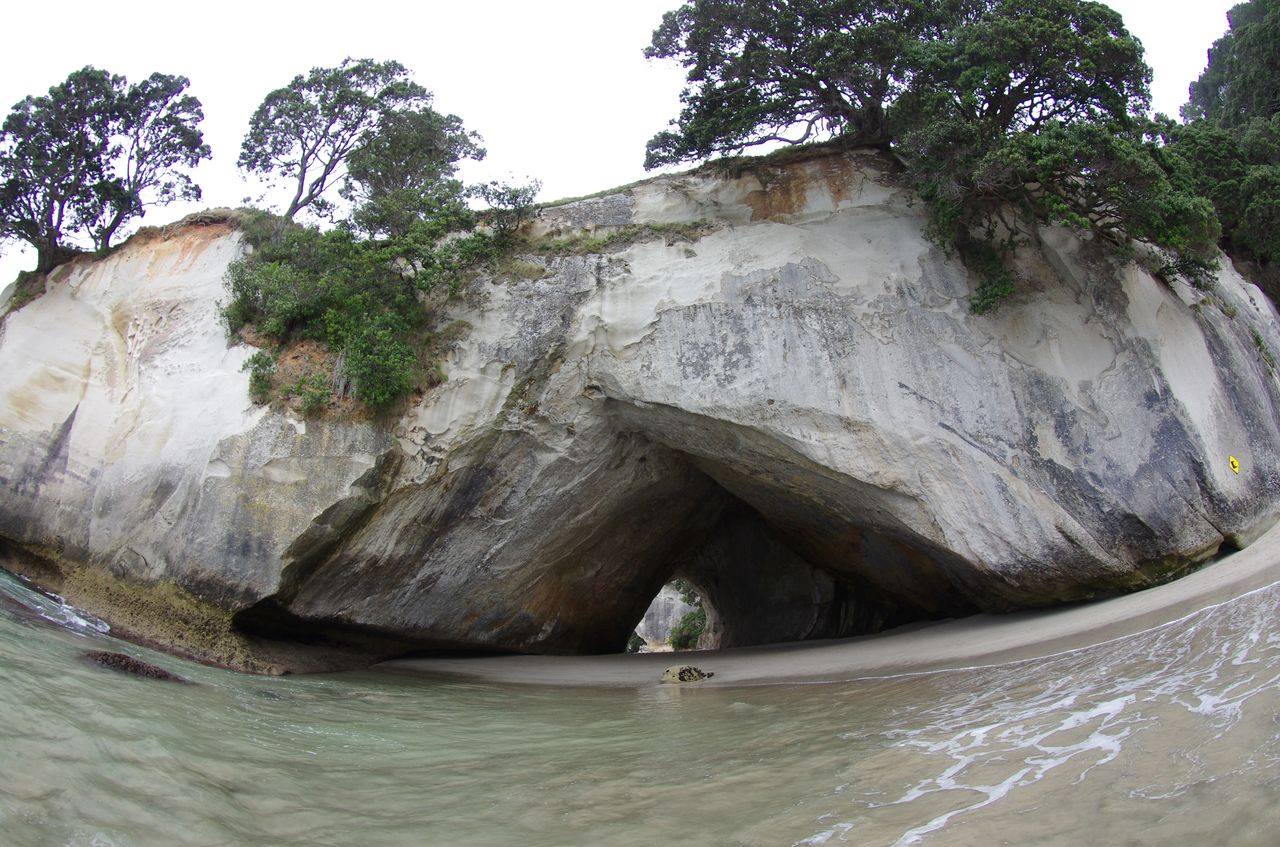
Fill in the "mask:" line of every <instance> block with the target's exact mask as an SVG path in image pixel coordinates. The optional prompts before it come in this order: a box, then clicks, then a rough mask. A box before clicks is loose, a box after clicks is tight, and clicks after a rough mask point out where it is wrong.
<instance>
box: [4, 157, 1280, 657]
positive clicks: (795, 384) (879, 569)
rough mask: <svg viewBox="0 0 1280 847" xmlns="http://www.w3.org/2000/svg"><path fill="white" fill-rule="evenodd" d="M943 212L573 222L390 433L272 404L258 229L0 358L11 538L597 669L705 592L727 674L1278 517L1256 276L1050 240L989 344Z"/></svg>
mask: <svg viewBox="0 0 1280 847" xmlns="http://www.w3.org/2000/svg"><path fill="white" fill-rule="evenodd" d="M922 214H923V212H922V210H921V208H920V205H919V204H918V203H913V202H912V198H911V196H910V195H909V194H908V193H907V192H906V191H905V190H904V189H902V188H901V187H900V186H899V185H898V184H897V179H896V177H895V174H894V168H893V166H892V164H891V163H889V162H887V161H886V160H884V159H882V158H879V157H877V156H875V155H873V154H851V155H847V156H828V157H826V158H816V159H811V160H808V161H799V162H793V163H791V164H787V165H755V166H751V167H748V168H745V169H742V170H741V172H739V173H717V172H715V171H711V170H705V171H702V172H695V173H692V174H685V175H679V176H673V177H662V178H659V179H656V180H653V181H651V182H649V183H645V184H642V185H640V186H637V187H634V188H631V189H628V190H626V191H623V192H621V193H618V194H614V195H609V196H605V197H602V198H598V199H593V200H587V201H580V202H578V203H574V204H570V205H567V206H562V207H559V208H556V209H551V210H547V211H546V212H544V214H543V216H542V218H541V220H539V221H538V222H537V224H536V226H535V231H534V233H533V236H534V237H537V236H539V235H546V234H550V233H557V232H558V235H556V237H558V238H563V237H565V236H566V235H571V234H573V233H576V232H582V231H592V232H594V233H595V234H596V235H600V234H606V233H609V232H621V233H623V234H626V235H628V236H629V238H628V240H627V243H624V244H619V245H618V246H617V247H616V248H615V249H613V250H612V251H611V252H607V253H605V254H592V255H572V254H568V255H551V256H549V257H548V256H546V255H541V254H540V255H536V256H532V257H528V258H529V260H530V261H534V262H537V263H540V264H542V265H544V266H545V267H546V275H545V276H544V277H543V278H540V279H524V278H521V279H510V280H506V279H499V280H493V281H483V282H480V283H477V285H476V286H475V288H474V289H473V290H471V291H469V292H467V293H466V294H465V296H464V297H463V298H461V299H460V300H459V301H458V302H457V303H456V304H454V305H453V306H452V307H451V312H450V315H449V316H448V317H449V319H461V320H465V321H467V322H468V323H469V324H470V325H471V327H472V329H471V331H470V332H469V334H468V335H467V336H466V337H465V338H464V339H463V340H462V341H461V342H459V343H458V345H457V346H456V347H455V349H454V350H453V351H452V352H451V353H450V355H449V357H448V360H447V361H446V363H445V371H446V373H447V375H448V381H447V382H446V383H445V384H443V385H441V386H439V387H437V388H435V389H433V390H431V391H430V392H428V393H427V394H426V395H425V396H424V397H423V399H422V400H421V402H420V403H418V404H417V405H416V406H415V407H414V408H411V409H409V410H408V411H407V412H406V413H405V414H404V415H403V417H402V418H401V419H400V420H399V421H398V422H397V423H396V424H395V426H394V431H393V432H385V431H381V430H378V429H376V428H374V427H373V426H371V425H367V424H339V423H324V424H320V423H317V422H314V421H311V422H301V421H292V420H289V419H287V418H285V417H283V416H281V415H279V414H276V413H274V412H268V411H265V410H262V409H258V408H255V407H253V406H252V405H251V404H250V403H249V401H248V399H247V392H246V377H245V375H244V374H242V373H240V371H239V367H240V364H241V363H242V362H243V361H244V359H245V358H246V357H247V355H248V354H249V352H250V351H249V350H247V349H245V348H243V347H229V346H228V343H227V341H226V339H225V337H224V335H223V333H222V329H221V327H220V326H219V323H218V321H217V319H216V307H215V303H216V301H217V300H218V299H219V298H220V297H221V296H222V290H221V282H220V279H221V275H222V273H223V270H224V269H225V265H226V263H227V261H229V260H230V259H231V258H232V257H234V256H235V255H237V253H238V251H239V249H240V248H239V246H238V241H237V238H236V236H235V235H234V234H233V233H230V232H227V231H225V230H223V231H214V230H206V229H188V230H183V231H181V232H179V233H177V234H175V235H174V236H172V237H170V238H168V239H161V240H154V241H150V242H145V243H139V244H137V245H136V246H135V245H133V244H131V245H129V246H128V247H127V248H126V249H125V250H123V251H121V252H120V253H118V254H117V255H115V256H113V257H112V258H110V259H108V260H106V261H104V262H100V263H96V264H92V263H83V262H82V263H76V264H75V265H73V266H72V267H71V268H70V269H68V270H64V271H60V272H59V273H58V274H56V275H55V279H53V280H52V281H51V282H50V293H48V294H46V295H45V296H44V297H43V298H41V299H39V300H37V301H36V302H34V303H32V304H30V305H28V306H27V307H25V308H24V309H22V310H21V311H20V312H18V313H16V314H15V315H13V316H11V317H10V318H8V320H7V321H6V323H5V327H4V330H3V336H0V368H3V372H4V373H5V374H6V375H7V376H6V380H5V383H4V385H3V387H2V388H0V477H3V480H0V485H2V486H3V491H4V499H3V502H2V503H0V535H3V536H4V537H6V538H8V539H9V540H10V541H11V542H15V543H18V544H20V545H23V546H25V547H28V548H30V549H33V550H38V551H50V550H52V551H57V553H58V555H62V556H65V557H68V558H72V559H74V560H77V561H84V562H89V563H94V564H96V565H99V566H104V567H110V568H113V569H114V570H115V571H116V572H118V573H122V574H125V575H128V576H131V577H134V578H139V579H145V580H154V579H158V578H166V579H170V580H173V581H176V582H178V583H179V584H181V585H183V586H184V587H186V588H188V589H189V590H191V591H193V592H195V593H197V594H198V595H199V596H202V597H206V598H208V599H212V600H214V601H215V602H217V603H219V604H221V605H223V606H225V607H226V608H228V609H231V610H233V611H236V612H237V614H238V618H237V620H238V621H239V622H240V623H241V624H242V625H243V626H245V627H246V628H250V629H252V628H254V627H257V626H263V625H264V624H265V623H270V622H279V621H280V620H285V619H287V620H289V621H295V622H296V621H305V622H313V623H318V624H324V625H341V626H355V627H367V628H374V629H376V630H377V631H379V632H380V633H383V634H387V635H392V636H394V637H397V638H402V639H404V640H406V641H413V642H415V643H418V644H420V645H423V646H427V647H441V648H454V647H458V648H468V649H471V648H484V647H490V648H495V649H516V650H530V651H545V652H574V651H593V650H608V649H618V648H619V647H620V646H621V644H622V643H623V642H624V641H625V639H626V637H627V635H628V634H629V633H630V632H631V631H632V629H633V628H634V626H635V624H636V622H637V621H638V620H639V619H640V617H641V616H642V615H643V613H644V610H645V609H646V607H647V606H648V604H649V601H650V600H651V599H652V598H653V596H654V595H655V594H656V593H657V592H658V590H659V588H660V587H661V586H662V585H663V584H664V583H665V582H667V581H668V579H670V578H671V577H672V576H673V575H685V576H687V577H688V578H690V579H692V580H693V581H694V582H695V583H696V584H698V586H699V587H700V588H701V589H703V591H704V595H705V596H706V597H707V599H708V601H709V604H710V607H711V608H712V609H715V610H718V613H717V614H712V615H711V616H710V617H711V624H712V626H713V627H714V628H716V630H717V632H721V633H722V634H723V643H752V642H754V641H759V640H761V639H769V640H793V639H799V638H811V637H823V636H834V635H844V634H851V633H857V632H864V631H869V630H873V629H877V628H880V627H883V626H886V625H891V624H893V623H895V622H899V621H905V620H910V619H915V618H921V617H936V616H945V615H953V614H961V613H965V612H968V611H973V610H977V609H983V610H993V611H999V610H1006V609H1013V608H1019V607H1025V606H1033V605H1045V604H1051V603H1056V602H1063V601H1068V600H1074V599H1080V598H1085V597H1090V596H1095V595H1098V594H1102V593H1108V592H1115V591H1120V590H1128V589H1132V588H1137V587H1141V586H1144V585H1148V584H1152V583H1154V582H1157V581H1160V580H1162V579H1166V578H1169V577H1170V576H1172V575H1174V574H1177V573H1179V572H1180V571H1181V570H1183V569H1185V568H1186V567H1188V566H1190V565H1191V564H1193V563H1195V562H1197V561H1200V560H1203V559H1204V558H1206V557H1209V556H1212V555H1213V554H1214V553H1215V552H1216V551H1217V550H1218V549H1219V547H1220V546H1221V545H1223V544H1224V543H1227V544H1231V545H1242V544H1245V543H1248V542H1249V541H1250V540H1251V539H1252V538H1253V537H1255V536H1256V535H1257V534H1258V533H1259V532H1260V531H1261V530H1262V529H1263V528H1265V527H1266V526H1269V525H1270V524H1271V523H1272V522H1273V521H1274V518H1275V516H1276V514H1277V505H1278V504H1280V500H1278V497H1280V477H1278V476H1277V472H1276V467H1277V464H1276V462H1277V458H1280V419H1278V418H1277V411H1276V410H1277V408H1278V405H1280V382H1277V377H1276V375H1275V374H1274V373H1273V372H1272V370H1271V367H1270V366H1269V364H1268V362H1267V356H1266V355H1265V354H1264V350H1280V328H1278V327H1277V318H1276V314H1275V312H1274V311H1273V309H1272V308H1271V306H1270V304H1269V303H1268V302H1267V301H1266V300H1265V298H1264V297H1263V296H1262V295H1261V294H1260V293H1259V292H1258V290H1257V289H1256V288H1254V287H1253V286H1252V285H1250V284H1249V283H1248V282H1246V281H1245V280H1244V279H1242V278H1241V277H1240V276H1239V275H1238V274H1236V273H1235V272H1234V270H1232V269H1231V268H1230V266H1229V263H1228V265H1227V267H1226V269H1225V270H1224V271H1223V272H1222V273H1221V274H1220V276H1219V279H1218V282H1217V286H1216V289H1215V290H1214V291H1213V292H1212V296H1209V295H1207V294H1206V293H1202V292H1199V291H1196V290H1193V289H1191V288H1189V287H1187V286H1185V285H1183V284H1181V283H1174V284H1172V285H1168V284H1165V283H1163V282H1160V281H1158V280H1156V279H1155V278H1153V277H1152V276H1151V275H1150V274H1148V273H1147V272H1146V271H1144V270H1142V269H1141V268H1140V267H1138V266H1137V265H1122V264H1119V263H1117V262H1115V261H1114V260H1111V259H1109V258H1107V256H1106V254H1105V253H1104V252H1103V251H1102V250H1100V249H1099V248H1097V247H1095V246H1093V245H1090V244H1087V243H1082V242H1081V241H1079V240H1078V239H1076V238H1075V237H1074V236H1072V235H1070V234H1069V233H1067V232H1064V231H1059V230H1045V231H1043V232H1042V233H1041V243H1039V244H1037V245H1031V246H1028V247H1027V248H1026V249H1024V250H1023V251H1022V253H1021V254H1020V256H1019V257H1018V268H1017V271H1018V278H1019V289H1018V293H1017V294H1016V295H1015V297H1014V298H1013V299H1012V300H1011V301H1010V302H1008V303H1007V304H1005V305H1004V306H1003V307H1002V308H1001V309H1000V310H998V311H997V312H996V313H995V314H994V315H991V316H975V315H973V314H972V313H971V312H970V311H969V308H968V302H969V297H970V295H971V290H972V286H973V281H972V280H971V279H970V278H969V276H968V275H967V274H966V272H965V271H964V269H963V268H962V267H961V266H959V265H958V264H957V263H956V262H955V261H953V260H951V259H948V258H947V257H946V256H945V255H944V254H943V253H942V252H941V251H940V250H939V249H938V248H937V247H936V246H935V245H933V244H932V243H930V242H929V241H928V240H927V239H926V238H925V237H924V234H923V221H922ZM695 222H699V223H701V224H703V226H701V227H700V228H698V230H697V231H698V232H699V233H701V235H700V237H692V238H691V237H686V235H687V232H688V231H691V228H690V227H685V228H683V229H682V228H681V227H680V226H679V225H685V224H692V223H695ZM526 276H527V275H526ZM1230 456H1235V457H1237V459H1238V460H1239V462H1240V463H1241V471H1240V473H1239V474H1237V473H1235V472H1233V470H1232V469H1231V467H1230V465H1229V457H1230ZM768 598H774V602H773V603H772V604H769V603H767V602H766V600H767V599H768ZM766 609H772V612H768V613H766V611H765V610H766Z"/></svg>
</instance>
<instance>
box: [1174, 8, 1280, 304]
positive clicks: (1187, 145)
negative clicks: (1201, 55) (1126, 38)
mask: <svg viewBox="0 0 1280 847" xmlns="http://www.w3.org/2000/svg"><path fill="white" fill-rule="evenodd" d="M1228 19H1229V20H1230V24H1231V28H1230V29H1229V30H1228V32H1227V33H1226V35H1224V36H1223V37H1222V38H1220V39H1219V40H1218V41H1217V42H1216V43H1215V44H1214V45H1213V48H1212V49H1211V50H1210V51H1209V66H1208V67H1207V68H1206V69H1205V71H1204V73H1203V74H1202V75H1201V76H1200V78H1199V79H1198V80H1196V82H1194V83H1193V84H1192V86H1191V92H1190V93H1191V98H1190V101H1189V102H1188V103H1187V105H1186V106H1185V107H1183V112H1182V115H1183V119H1184V121H1185V123H1183V124H1182V125H1179V124H1177V123H1175V122H1174V121H1172V120H1165V121H1164V123H1163V127H1162V131H1163V133H1164V141H1165V143H1166V144H1167V146H1168V150H1169V151H1170V153H1171V155H1172V157H1173V158H1174V159H1175V160H1176V161H1177V162H1178V164H1179V166H1181V167H1182V168H1184V169H1185V172H1186V173H1187V174H1188V176H1189V178H1190V180H1191V181H1192V182H1193V184H1194V185H1195V188H1196V190H1197V191H1198V192H1199V193H1200V194H1201V195H1202V196H1204V197H1206V198H1208V199H1209V200H1210V201H1211V202H1212V203H1213V206H1214V210H1215V211H1216V213H1217V216H1218V219H1219V220H1220V221H1221V223H1222V236H1223V239H1222V244H1223V248H1224V249H1225V250H1226V251H1227V252H1228V253H1229V254H1230V255H1231V256H1232V257H1233V258H1235V259H1237V260H1243V261H1244V262H1245V263H1247V265H1249V266H1251V269H1252V270H1254V271H1256V274H1255V275H1256V276H1257V277H1258V278H1259V281H1260V282H1262V283H1263V284H1264V285H1265V286H1266V287H1267V288H1268V291H1269V293H1270V294H1271V296H1272V297H1273V299H1274V298H1276V297H1277V296H1280V0H1249V2H1247V3H1241V4H1240V5H1238V6H1236V7H1235V8H1234V9H1232V10H1231V12H1230V13H1229V15H1228Z"/></svg>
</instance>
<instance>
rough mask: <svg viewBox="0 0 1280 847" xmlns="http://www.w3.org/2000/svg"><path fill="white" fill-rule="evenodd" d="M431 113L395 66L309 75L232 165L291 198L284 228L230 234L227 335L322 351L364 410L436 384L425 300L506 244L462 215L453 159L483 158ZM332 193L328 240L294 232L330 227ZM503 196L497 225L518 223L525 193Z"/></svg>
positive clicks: (470, 137)
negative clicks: (309, 219) (310, 217)
mask: <svg viewBox="0 0 1280 847" xmlns="http://www.w3.org/2000/svg"><path fill="white" fill-rule="evenodd" d="M348 101H349V102H348ZM430 101H431V95H430V94H429V93H428V92H427V91H426V90H425V89H423V88H421V87H420V86H417V85H416V84H414V83H412V82H411V81H410V80H409V79H408V77H407V72H406V71H405V69H404V68H403V67H402V66H400V65H398V64H397V63H394V62H388V63H376V62H372V61H370V60H359V61H355V60H347V61H345V62H343V64H342V65H340V66H339V67H337V68H328V69H325V68H315V69H312V71H311V73H310V74H309V75H308V76H306V77H302V76H299V77H298V78H296V79H295V80H294V81H293V82H292V83H291V84H290V85H289V86H286V87H285V88H283V89H280V90H278V91H276V92H272V94H271V95H269V96H268V98H267V100H266V101H264V103H263V105H262V107H261V108H260V110H259V114H258V115H255V118H254V123H253V126H252V127H251V130H250V134H249V136H248V137H247V138H246V140H245V150H244V153H243V154H242V156H241V164H242V166H243V167H245V168H247V169H249V170H252V171H255V172H264V173H269V174H274V175H276V176H279V177H280V178H282V179H284V180H286V181H288V182H289V183H290V184H291V185H293V187H294V188H295V196H294V199H293V200H292V201H291V203H290V206H289V208H288V209H286V211H285V214H284V216H283V217H282V218H277V217H274V216H272V215H268V214H266V213H257V214H255V215H251V216H249V218H248V219H247V220H246V221H245V222H244V223H243V224H242V229H243V230H244V233H245V237H246V240H247V241H248V242H249V243H250V244H251V246H252V247H253V248H254V249H253V252H252V253H250V254H249V255H248V256H246V257H245V258H243V259H241V260H240V261H238V262H236V263H234V264H233V265H232V267H231V268H230V270H229V272H228V274H227V288H228V291H229V293H230V295H231V297H230V300H229V302H228V303H227V304H226V305H225V307H224V310H223V313H224V316H225V318H226V321H227V325H228V327H229V329H230V330H231V331H232V332H233V333H238V332H240V331H241V330H243V329H246V328H251V329H252V330H253V331H254V332H255V333H256V334H258V335H261V336H266V337H267V339H269V340H270V341H272V342H274V343H276V344H278V345H281V346H284V345H288V344H290V343H291V342H296V341H303V340H306V341H316V342H320V343H321V344H323V345H324V347H326V348H327V349H328V350H329V351H330V352H331V353H332V354H333V355H334V356H335V358H336V360H337V361H338V362H339V363H340V365H339V367H340V368H341V373H340V374H338V376H340V377H341V378H342V379H343V381H345V382H347V383H349V384H350V385H351V386H352V387H353V393H354V394H355V396H356V397H357V398H358V399H359V400H361V401H362V402H363V403H364V404H365V405H367V406H369V407H371V408H374V409H381V408H386V407H389V406H391V405H393V404H395V403H396V402H398V401H399V400H401V399H403V398H404V397H406V396H408V395H409V394H410V393H412V392H413V391H414V390H415V389H417V388H420V387H423V386H424V385H430V384H433V383H434V381H436V376H435V372H434V370H433V369H432V368H431V367H430V366H429V365H428V363H426V362H424V358H425V356H426V354H427V352H428V350H429V348H430V347H431V333H430V331H429V330H430V327H431V325H432V322H433V317H434V316H433V315H432V313H431V310H430V308H429V306H428V301H427V294H428V293H429V292H432V291H433V290H436V289H438V288H439V287H440V286H445V287H446V288H449V289H452V288H453V287H455V286H456V285H457V284H458V283H459V282H460V281H461V280H462V279H463V278H464V276H465V274H466V273H467V271H468V270H470V269H472V268H474V267H476V266H477V265H478V264H483V263H489V262H492V261H493V260H494V259H495V258H496V257H497V256H498V255H499V254H500V253H501V251H502V250H504V249H505V248H506V246H507V241H508V239H509V238H510V233H509V232H507V231H506V230H505V229H501V228H499V229H498V230H497V231H496V232H488V231H481V230H480V229H478V223H479V220H480V215H479V214H478V213H477V212H476V211H474V210H472V209H471V208H470V207H469V206H468V204H467V200H468V198H469V197H471V196H472V195H473V194H475V193H476V191H475V190H472V189H468V188H467V187H466V186H464V185H463V184H462V183H461V182H460V181H458V180H457V179H455V174H456V172H457V168H458V165H459V163H460V162H461V161H462V160H463V159H468V158H470V159H479V158H481V157H483V156H484V150H483V149H481V148H480V146H479V141H480V139H479V137H478V136H476V135H475V134H474V133H471V132H468V131H466V130H465V129H464V128H463V125H462V122H461V120H460V119H459V118H457V117H456V116H454V115H442V114H439V113H437V112H435V111H434V110H432V109H431V108H430V105H429V104H430ZM344 103H345V104H346V105H345V106H344V105H342V104H344ZM335 104H336V105H335ZM335 110H336V111H335ZM330 112H333V114H330ZM273 116H275V118H278V117H280V116H285V117H287V118H288V124H287V125H288V126H293V127H295V128H296V129H297V132H296V133H295V136H296V137H292V136H288V133H284V134H283V135H282V132H283V130H282V129H281V126H283V125H282V124H279V123H277V122H276V120H275V118H273ZM297 138H304V139H309V141H308V142H307V143H305V144H303V143H301V142H297V143H295V142H296V141H297ZM320 148H322V149H323V150H325V151H328V152H326V153H324V155H318V154H316V153H315V149H320ZM340 174H341V179H340V180H339V175H340ZM339 181H340V182H341V191H340V193H341V195H342V197H343V198H345V199H346V200H347V201H348V202H349V204H350V206H349V210H350V211H349V214H348V215H347V216H346V217H344V218H342V219H341V220H340V221H338V224H337V226H335V227H334V228H332V229H329V230H321V229H320V228H318V227H316V226H307V225H301V224H298V223H294V222H292V218H293V216H294V215H295V214H296V213H297V212H299V211H301V210H303V209H307V208H310V209H312V210H316V211H318V212H319V213H322V216H329V217H332V212H333V210H334V209H335V208H336V207H335V206H334V205H333V204H332V203H331V202H330V200H329V199H328V198H327V196H326V192H327V191H328V190H329V189H330V188H331V187H333V186H334V185H335V184H336V183H338V182H339ZM488 190H489V188H488V187H486V191H488ZM512 191H515V196H516V199H517V205H518V206H519V208H518V209H515V210H512V209H509V208H506V207H504V208H503V209H502V210H501V214H503V215H510V214H512V213H515V214H518V215H520V214H523V213H524V210H525V209H526V208H527V206H528V205H529V203H531V202H532V194H533V193H534V192H535V191H536V188H533V187H531V188H529V189H525V190H524V192H523V193H520V192H519V191H516V190H514V189H513V190H512ZM486 196H487V195H486ZM495 196H497V195H495ZM502 197H503V198H504V202H505V201H506V200H509V199H510V197H511V194H504V195H502ZM504 220H505V218H504ZM259 385H261V381H260V383H259ZM305 389H306V390H302V389H299V390H298V391H296V392H294V393H295V394H297V395H298V396H299V397H300V398H301V400H302V402H303V404H304V405H306V406H307V407H308V408H309V409H310V410H312V411H314V410H317V409H319V408H320V407H322V406H324V405H325V404H326V403H327V400H328V397H327V396H321V393H322V392H321V389H320V386H319V385H318V384H315V385H311V384H309V385H308V386H305ZM265 397H266V395H265V393H261V392H255V399H257V398H263V399H265Z"/></svg>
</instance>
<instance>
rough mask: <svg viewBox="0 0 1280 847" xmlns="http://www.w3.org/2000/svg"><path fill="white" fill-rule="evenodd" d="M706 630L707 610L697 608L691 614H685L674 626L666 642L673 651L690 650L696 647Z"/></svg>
mask: <svg viewBox="0 0 1280 847" xmlns="http://www.w3.org/2000/svg"><path fill="white" fill-rule="evenodd" d="M706 628H707V610H706V609H704V608H702V607H701V606H699V607H698V608H696V609H694V610H693V611H692V612H687V613H685V616H684V617H682V618H681V619H680V620H679V621H677V622H676V625H675V626H673V627H672V628H671V636H670V638H668V642H669V643H670V644H671V649H673V650H692V649H694V648H695V647H697V646H698V638H699V637H701V635H702V632H703V630H705V629H706Z"/></svg>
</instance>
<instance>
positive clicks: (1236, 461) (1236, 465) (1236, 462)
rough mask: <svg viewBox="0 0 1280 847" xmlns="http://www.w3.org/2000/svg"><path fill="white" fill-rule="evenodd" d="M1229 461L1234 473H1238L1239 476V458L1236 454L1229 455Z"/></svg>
mask: <svg viewBox="0 0 1280 847" xmlns="http://www.w3.org/2000/svg"><path fill="white" fill-rule="evenodd" d="M1227 463H1228V464H1230V465H1231V472H1232V473H1234V474H1236V475H1237V476H1239V475H1240V460H1239V459H1237V458H1236V457H1235V456H1228V457H1227Z"/></svg>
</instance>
